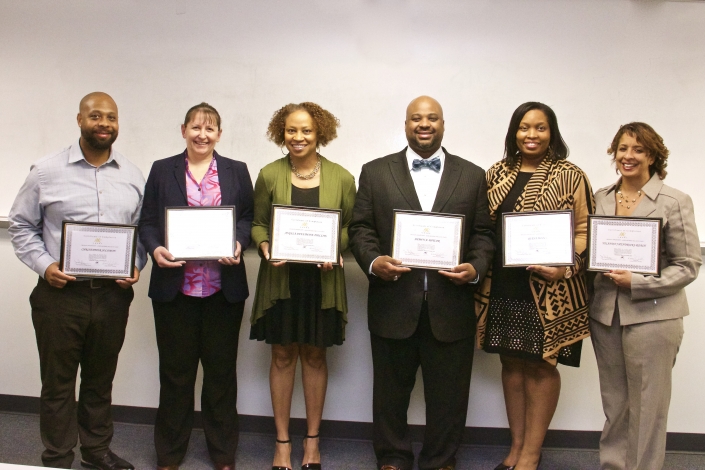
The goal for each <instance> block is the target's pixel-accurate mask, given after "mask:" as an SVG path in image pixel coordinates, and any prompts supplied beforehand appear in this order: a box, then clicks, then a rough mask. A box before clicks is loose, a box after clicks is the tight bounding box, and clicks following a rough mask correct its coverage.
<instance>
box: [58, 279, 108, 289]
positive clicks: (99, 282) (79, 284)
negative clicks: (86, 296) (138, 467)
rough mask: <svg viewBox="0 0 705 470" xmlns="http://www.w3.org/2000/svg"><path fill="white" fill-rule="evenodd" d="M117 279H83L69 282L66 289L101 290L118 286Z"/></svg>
mask: <svg viewBox="0 0 705 470" xmlns="http://www.w3.org/2000/svg"><path fill="white" fill-rule="evenodd" d="M117 285H118V284H117V283H116V282H115V279H101V278H98V279H82V280H78V281H69V282H67V283H66V287H75V288H79V289H101V288H103V287H111V286H117Z"/></svg>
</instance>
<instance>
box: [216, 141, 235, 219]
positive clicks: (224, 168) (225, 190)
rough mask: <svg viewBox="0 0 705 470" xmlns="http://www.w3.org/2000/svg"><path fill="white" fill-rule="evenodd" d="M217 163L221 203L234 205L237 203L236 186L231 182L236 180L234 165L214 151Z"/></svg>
mask: <svg viewBox="0 0 705 470" xmlns="http://www.w3.org/2000/svg"><path fill="white" fill-rule="evenodd" d="M213 156H214V158H215V163H216V165H218V183H220V203H221V204H222V205H228V206H230V205H233V204H234V203H235V196H234V191H235V188H234V187H233V185H232V184H231V183H232V182H233V181H234V178H233V174H232V171H233V169H232V167H231V166H230V162H229V161H228V160H226V159H225V158H223V157H221V156H220V155H218V153H217V152H215V151H214V152H213Z"/></svg>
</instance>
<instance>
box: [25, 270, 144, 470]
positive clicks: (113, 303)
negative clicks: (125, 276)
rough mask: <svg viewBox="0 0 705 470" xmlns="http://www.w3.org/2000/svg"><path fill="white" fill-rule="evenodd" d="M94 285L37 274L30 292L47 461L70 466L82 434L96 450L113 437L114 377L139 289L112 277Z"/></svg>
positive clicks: (91, 451) (84, 445)
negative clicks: (55, 281)
mask: <svg viewBox="0 0 705 470" xmlns="http://www.w3.org/2000/svg"><path fill="white" fill-rule="evenodd" d="M98 286H100V287H98ZM93 287H98V288H92V287H91V282H90V281H80V282H69V283H68V284H67V285H66V286H65V287H64V288H62V289H58V288H56V287H52V286H51V285H49V283H48V282H47V281H45V280H44V279H42V278H39V282H38V283H37V286H36V287H35V288H34V290H33V291H32V294H31V295H30V297H29V302H30V305H31V307H32V322H33V324H34V330H35V333H36V337H37V348H38V349H39V366H40V371H41V379H42V393H41V397H40V411H39V429H40V433H41V437H42V442H43V444H44V447H45V448H46V450H45V451H44V452H43V453H42V462H43V463H44V465H45V466H47V467H57V468H71V464H72V463H73V459H74V453H73V448H74V447H75V446H76V440H77V437H80V439H81V454H82V455H96V456H102V455H104V454H105V453H106V452H107V451H108V449H109V446H110V441H111V440H112V437H113V419H112V415H111V412H110V404H111V401H112V387H113V378H114V377H115V370H116V368H117V361H118V354H119V353H120V349H121V348H122V344H123V341H124V339H125V327H126V326H127V317H128V312H129V308H130V303H131V302H132V298H133V297H134V292H133V290H132V288H129V289H122V288H121V287H120V286H118V285H117V284H116V283H115V281H113V280H103V281H95V282H94V283H93ZM79 365H80V366H81V385H80V388H79V394H78V403H76V393H75V391H76V374H77V372H78V367H79Z"/></svg>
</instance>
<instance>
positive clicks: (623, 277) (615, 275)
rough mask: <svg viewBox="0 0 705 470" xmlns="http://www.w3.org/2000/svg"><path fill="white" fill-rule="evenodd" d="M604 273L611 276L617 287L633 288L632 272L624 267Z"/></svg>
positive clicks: (608, 276)
mask: <svg viewBox="0 0 705 470" xmlns="http://www.w3.org/2000/svg"><path fill="white" fill-rule="evenodd" d="M603 275H604V276H605V277H607V278H609V279H610V280H611V281H612V282H614V285H615V286H617V287H624V288H625V289H631V288H632V272H631V271H627V270H624V269H614V270H612V271H610V272H608V273H603Z"/></svg>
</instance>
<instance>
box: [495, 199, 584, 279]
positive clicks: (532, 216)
mask: <svg viewBox="0 0 705 470" xmlns="http://www.w3.org/2000/svg"><path fill="white" fill-rule="evenodd" d="M502 248H503V249H502V254H503V260H502V265H503V266H504V267H524V266H531V265H541V266H572V265H573V264H575V236H574V233H573V211H572V210H571V209H569V210H560V211H538V212H505V213H504V214H502Z"/></svg>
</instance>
